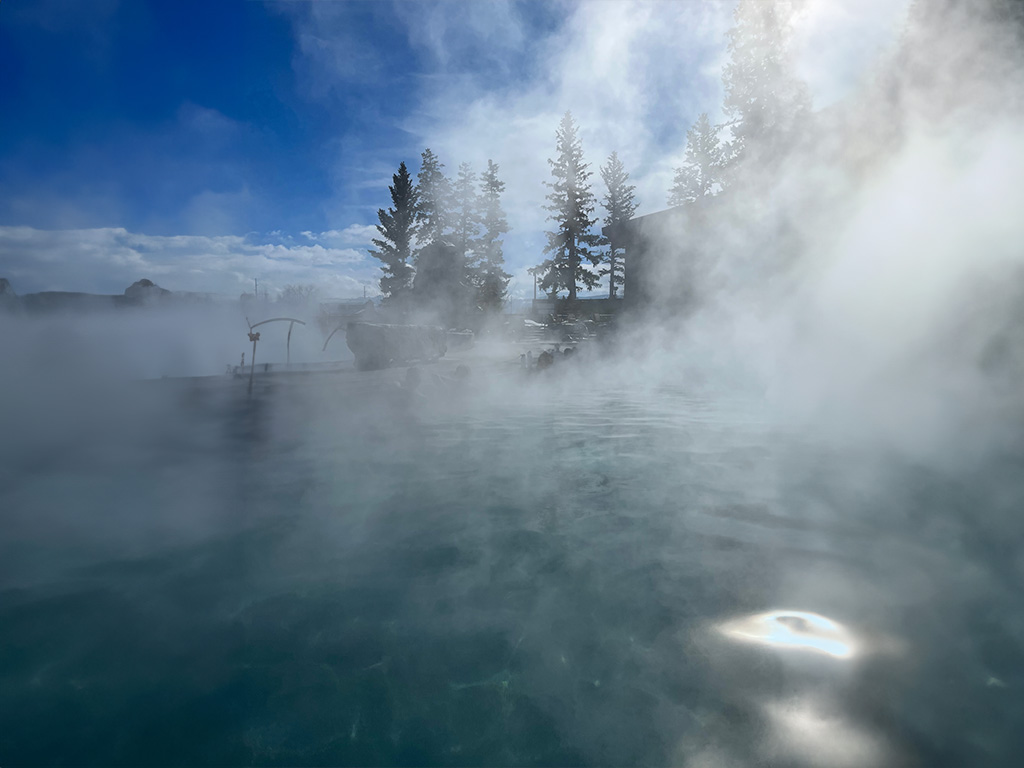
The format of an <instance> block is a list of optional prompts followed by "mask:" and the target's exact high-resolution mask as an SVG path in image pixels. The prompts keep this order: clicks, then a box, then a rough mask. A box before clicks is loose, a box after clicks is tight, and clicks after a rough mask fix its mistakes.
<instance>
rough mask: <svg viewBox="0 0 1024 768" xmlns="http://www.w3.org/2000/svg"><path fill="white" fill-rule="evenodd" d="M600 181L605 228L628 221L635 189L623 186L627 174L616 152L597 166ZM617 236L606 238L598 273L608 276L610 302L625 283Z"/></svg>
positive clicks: (633, 209)
mask: <svg viewBox="0 0 1024 768" xmlns="http://www.w3.org/2000/svg"><path fill="white" fill-rule="evenodd" d="M601 178H602V179H603V180H604V184H605V189H606V190H607V191H606V192H605V196H604V199H603V201H602V202H603V205H604V209H605V210H606V211H607V212H608V213H607V215H606V216H605V219H604V223H605V225H606V226H613V225H616V224H621V223H623V222H626V221H629V220H630V219H632V218H633V214H635V213H636V208H637V202H636V194H635V193H636V187H635V186H634V185H632V184H628V183H627V182H628V181H629V173H627V172H626V168H625V166H624V165H623V164H622V161H621V160H620V159H619V155H618V153H617V152H612V154H611V156H610V157H609V158H608V162H607V163H606V164H605V165H604V166H602V167H601ZM613 232H614V230H613ZM617 237H618V235H617V234H612V235H611V236H610V237H608V238H607V242H608V250H607V251H606V252H605V259H604V261H605V263H606V264H607V266H606V267H605V268H604V269H602V270H601V272H600V273H599V274H600V275H601V276H602V277H604V276H605V275H607V276H608V298H610V299H614V298H615V292H616V289H617V288H618V286H619V285H623V284H624V280H625V271H624V265H623V259H622V255H623V248H622V243H620V242H618V239H617Z"/></svg>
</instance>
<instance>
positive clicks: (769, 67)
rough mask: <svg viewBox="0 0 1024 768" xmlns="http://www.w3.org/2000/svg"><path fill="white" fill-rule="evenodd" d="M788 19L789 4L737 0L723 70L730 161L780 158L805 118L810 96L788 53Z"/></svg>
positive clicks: (730, 162)
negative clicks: (737, 3)
mask: <svg viewBox="0 0 1024 768" xmlns="http://www.w3.org/2000/svg"><path fill="white" fill-rule="evenodd" d="M792 17H793V7H792V5H791V4H790V3H781V2H763V0H740V3H739V5H737V6H736V11H735V20H736V23H735V24H734V25H733V27H732V29H730V30H729V33H728V36H729V61H728V62H727V63H726V65H725V69H724V71H723V74H722V83H723V85H724V87H725V98H724V101H723V104H722V109H723V111H724V113H725V116H726V123H725V126H726V127H728V128H729V129H730V132H731V134H732V138H731V140H730V141H729V143H728V147H727V154H726V158H725V159H726V161H727V163H728V164H729V165H732V166H735V165H736V164H737V163H739V162H741V161H742V160H744V159H745V158H746V156H747V155H753V157H754V159H755V160H757V161H758V162H764V161H767V160H769V159H774V160H775V162H781V161H782V160H783V159H784V155H785V154H786V152H785V150H787V149H788V148H790V147H792V146H793V143H794V139H795V138H796V136H797V135H798V133H799V131H800V130H801V129H802V128H803V127H804V125H805V124H806V122H807V120H808V118H809V115H810V110H811V99H810V95H809V93H808V91H807V86H806V84H805V83H804V82H803V81H802V80H801V79H800V78H799V77H798V76H797V75H796V72H795V68H794V65H793V60H792V56H791V54H790V51H789V42H790V38H791V36H792Z"/></svg>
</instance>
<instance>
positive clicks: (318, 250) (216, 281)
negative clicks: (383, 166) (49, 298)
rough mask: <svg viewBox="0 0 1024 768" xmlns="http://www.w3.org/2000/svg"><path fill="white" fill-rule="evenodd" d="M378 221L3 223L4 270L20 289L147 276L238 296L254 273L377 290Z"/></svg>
mask: <svg viewBox="0 0 1024 768" xmlns="http://www.w3.org/2000/svg"><path fill="white" fill-rule="evenodd" d="M371 229H372V228H368V227H362V226H355V227H349V228H348V229H346V230H342V231H329V232H320V233H313V232H307V233H303V235H302V236H301V237H300V238H293V237H289V236H285V235H281V234H279V233H275V234H272V235H257V234H249V235H245V236H237V235H225V236H200V235H177V236H158V235H146V234H140V233H135V232H129V231H128V230H126V229H123V228H115V227H105V228H96V229H66V230H42V229H34V228H32V227H0V263H3V264H4V269H5V273H4V275H3V276H4V277H7V278H9V279H10V280H11V282H12V284H13V286H14V288H15V290H16V291H18V292H19V293H28V292H32V291H40V290H62V291H85V292H94V293H120V292H121V291H123V290H124V289H125V288H126V287H127V286H128V285H130V284H131V283H133V282H135V281H136V280H139V279H140V278H143V277H145V278H149V279H151V280H153V281H155V282H157V283H158V284H159V285H161V286H163V287H165V288H168V289H170V290H175V291H197V292H210V293H222V294H226V295H238V294H239V293H241V292H243V291H245V290H251V288H252V281H253V278H258V279H259V281H260V284H261V286H263V287H265V288H266V289H267V290H269V291H271V292H273V291H275V290H279V289H280V288H282V287H284V286H285V285H288V284H291V283H315V284H316V285H317V286H318V287H319V288H320V290H321V292H322V293H323V294H325V295H334V296H358V295H362V292H363V288H364V286H366V287H368V288H370V289H371V290H373V289H374V287H375V284H376V279H377V275H376V264H373V263H370V262H371V260H370V259H369V257H368V256H367V254H366V250H365V247H366V245H367V244H368V242H369V241H368V237H369V235H370V230H371Z"/></svg>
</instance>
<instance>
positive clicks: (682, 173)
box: [668, 112, 723, 205]
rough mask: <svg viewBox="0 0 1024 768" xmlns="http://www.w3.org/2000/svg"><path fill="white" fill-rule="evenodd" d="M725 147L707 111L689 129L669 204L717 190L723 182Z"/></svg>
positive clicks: (687, 201)
mask: <svg viewBox="0 0 1024 768" xmlns="http://www.w3.org/2000/svg"><path fill="white" fill-rule="evenodd" d="M722 164H723V149H722V144H721V142H720V141H719V139H718V131H717V130H716V129H715V128H714V127H713V126H712V125H711V121H710V120H708V116H707V113H706V112H705V113H703V114H701V116H700V117H698V118H697V122H695V123H694V124H693V127H692V128H691V129H690V130H689V131H687V132H686V156H685V157H684V158H683V164H682V166H680V167H679V168H676V175H675V179H674V184H673V185H672V190H671V191H670V192H669V196H668V204H669V205H684V204H685V203H692V202H694V201H696V200H700V199H701V198H703V197H710V196H712V195H714V194H716V193H717V192H718V191H719V189H720V188H721V186H722V170H723V169H722Z"/></svg>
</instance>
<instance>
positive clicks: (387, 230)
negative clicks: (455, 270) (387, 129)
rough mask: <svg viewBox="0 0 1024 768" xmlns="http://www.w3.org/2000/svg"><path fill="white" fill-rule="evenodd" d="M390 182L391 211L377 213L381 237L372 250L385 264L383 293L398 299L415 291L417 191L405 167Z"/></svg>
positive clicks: (381, 210) (374, 255)
mask: <svg viewBox="0 0 1024 768" xmlns="http://www.w3.org/2000/svg"><path fill="white" fill-rule="evenodd" d="M391 179H392V185H391V186H390V187H388V191H390V192H391V204H392V207H391V208H389V209H388V210H386V211H385V210H384V209H383V208H380V209H378V210H377V218H378V219H379V220H380V223H379V224H377V231H378V232H379V233H380V237H379V238H374V239H373V241H372V242H373V244H374V245H375V246H377V248H376V249H375V250H374V249H371V250H370V255H371V256H373V257H375V258H377V259H380V261H381V262H382V266H381V271H382V272H383V273H384V275H383V277H381V279H380V290H381V293H383V294H384V296H385V297H387V298H389V299H397V298H399V297H402V296H405V295H406V294H407V293H408V291H409V289H410V288H411V287H412V278H413V268H412V266H411V265H410V264H409V260H410V258H411V257H412V240H413V235H414V223H415V222H414V219H415V215H416V187H415V186H414V185H413V183H412V179H411V178H410V176H409V171H408V169H407V168H406V167H405V163H402V164H401V165H399V166H398V173H396V174H394V175H393V176H392V177H391Z"/></svg>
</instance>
